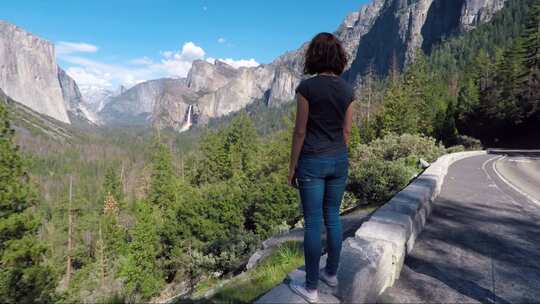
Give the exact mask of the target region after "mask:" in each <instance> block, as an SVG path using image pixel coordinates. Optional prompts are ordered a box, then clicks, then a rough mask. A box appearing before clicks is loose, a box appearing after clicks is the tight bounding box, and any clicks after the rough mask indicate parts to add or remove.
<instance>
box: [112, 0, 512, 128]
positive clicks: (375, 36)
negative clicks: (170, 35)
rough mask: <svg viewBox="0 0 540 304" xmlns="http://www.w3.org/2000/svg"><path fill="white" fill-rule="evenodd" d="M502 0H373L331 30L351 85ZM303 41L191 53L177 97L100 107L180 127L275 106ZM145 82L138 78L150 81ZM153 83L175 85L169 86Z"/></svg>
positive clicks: (400, 63)
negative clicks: (257, 50) (221, 56)
mask: <svg viewBox="0 0 540 304" xmlns="http://www.w3.org/2000/svg"><path fill="white" fill-rule="evenodd" d="M504 2H505V0H453V1H448V0H417V1H410V0H374V1H373V2H371V3H370V4H368V5H365V6H363V7H361V8H360V10H359V11H356V12H352V13H350V14H349V15H348V16H347V17H346V18H345V19H344V21H343V22H342V23H341V24H340V26H339V27H338V29H337V30H336V31H335V34H336V35H337V36H338V37H339V38H340V40H341V41H342V42H343V45H344V47H345V49H346V51H347V52H348V53H349V56H350V62H349V65H348V67H347V70H346V71H345V73H344V75H343V77H344V78H345V79H346V80H347V81H349V82H350V83H351V84H354V85H356V84H358V83H360V82H361V81H362V76H363V75H365V73H366V71H367V69H368V67H369V66H370V65H373V69H374V70H375V71H376V72H377V73H378V74H379V75H381V76H384V75H386V74H387V72H388V70H389V69H390V67H391V66H392V64H393V62H394V61H395V63H396V65H397V68H399V69H403V68H404V67H405V66H407V65H408V64H409V63H410V62H411V61H412V60H413V59H414V56H415V53H416V50H417V49H422V50H423V51H424V52H426V53H429V52H430V51H431V48H432V46H433V45H436V44H438V43H440V42H441V41H443V40H444V39H445V38H447V37H449V36H452V35H455V34H459V33H462V32H464V31H469V30H471V29H474V28H475V27H476V26H477V25H479V24H481V23H484V22H487V21H489V20H490V19H491V17H492V16H493V14H494V13H495V12H497V11H498V10H500V9H501V8H502V7H503V6H504ZM307 45H308V42H306V43H304V44H303V45H302V46H301V47H300V48H298V49H297V50H294V51H291V52H287V53H285V54H283V55H282V56H280V57H278V58H276V59H275V60H274V61H273V62H272V63H270V64H263V65H259V66H257V67H250V68H240V69H237V70H235V69H234V68H233V67H231V66H228V65H227V64H225V63H223V62H220V61H216V62H215V63H214V64H211V63H208V62H206V61H202V60H199V61H195V62H194V63H193V66H192V68H191V70H190V72H189V74H188V77H187V79H186V83H185V84H184V83H182V84H181V85H179V87H177V88H174V90H176V91H177V93H178V94H177V96H176V97H175V98H167V99H163V100H156V97H157V96H161V95H163V94H166V95H172V96H174V93H170V92H169V93H165V92H161V95H160V93H158V92H154V93H153V94H148V95H143V94H138V95H137V98H140V99H137V98H134V96H131V97H127V96H122V97H121V98H120V97H119V98H117V99H115V100H111V103H110V106H109V108H116V109H118V110H117V111H114V112H111V111H110V110H106V111H105V113H106V114H107V118H108V121H109V122H111V121H112V122H114V121H116V120H124V119H125V115H124V114H125V113H123V111H127V112H128V113H132V112H133V113H135V114H137V115H138V114H140V113H139V112H140V111H143V112H145V113H147V114H146V118H145V120H146V121H147V122H148V123H153V124H154V125H158V126H170V127H174V128H176V129H180V130H183V129H185V126H186V125H188V124H189V125H191V124H205V123H207V122H208V120H209V119H211V118H215V117H220V116H223V115H227V114H229V113H231V112H234V111H238V110H240V109H242V108H244V107H245V106H246V105H248V104H251V103H253V102H254V101H255V100H263V101H264V102H265V103H266V104H267V106H269V107H273V106H279V105H281V104H283V103H286V102H289V101H291V100H292V99H293V98H294V90H295V88H296V86H297V85H298V83H299V82H300V81H301V80H302V79H303V77H305V76H303V75H302V66H303V54H304V52H305V50H306V48H307ZM151 83H153V82H149V83H147V84H145V85H144V86H152V85H151ZM155 88H156V89H159V88H162V89H165V88H168V89H169V90H173V88H171V87H167V86H159V87H155ZM146 98H151V99H150V100H148V99H146ZM117 103H118V105H116V104H117ZM128 104H129V106H127V105H128ZM120 105H121V106H120ZM152 105H155V108H153V109H152ZM128 108H129V110H128ZM149 113H153V114H152V115H150V114H149ZM130 115H131V114H130ZM136 121H137V122H139V123H140V122H141V120H136Z"/></svg>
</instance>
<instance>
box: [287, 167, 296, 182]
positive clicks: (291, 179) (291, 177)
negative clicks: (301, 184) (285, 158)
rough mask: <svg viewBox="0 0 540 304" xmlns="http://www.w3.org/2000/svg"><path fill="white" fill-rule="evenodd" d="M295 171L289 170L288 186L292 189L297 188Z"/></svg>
mask: <svg viewBox="0 0 540 304" xmlns="http://www.w3.org/2000/svg"><path fill="white" fill-rule="evenodd" d="M294 179H295V170H294V169H290V168H289V175H288V176H287V184H288V185H289V186H291V187H295V185H296V182H295V180H294Z"/></svg>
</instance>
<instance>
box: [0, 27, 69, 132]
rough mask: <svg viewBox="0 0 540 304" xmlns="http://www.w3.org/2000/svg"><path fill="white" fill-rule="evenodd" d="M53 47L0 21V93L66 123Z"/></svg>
mask: <svg viewBox="0 0 540 304" xmlns="http://www.w3.org/2000/svg"><path fill="white" fill-rule="evenodd" d="M58 77H59V70H58V66H57V64H56V58H55V53H54V45H53V44H52V43H50V42H49V41H46V40H43V39H41V38H39V37H36V36H34V35H32V34H30V33H28V32H26V31H24V30H22V29H21V28H19V27H17V26H15V25H13V24H10V23H8V22H6V21H2V20H0V89H2V90H3V91H4V93H5V94H6V95H7V96H9V97H11V98H12V99H14V100H16V101H18V102H20V103H21V104H23V105H25V106H27V107H29V108H31V109H33V110H34V111H36V112H38V113H40V114H45V115H48V116H50V117H52V118H55V119H56V120H59V121H61V122H64V123H70V119H69V116H68V111H67V106H66V102H65V101H64V97H63V95H62V88H61V87H60V82H59V79H58Z"/></svg>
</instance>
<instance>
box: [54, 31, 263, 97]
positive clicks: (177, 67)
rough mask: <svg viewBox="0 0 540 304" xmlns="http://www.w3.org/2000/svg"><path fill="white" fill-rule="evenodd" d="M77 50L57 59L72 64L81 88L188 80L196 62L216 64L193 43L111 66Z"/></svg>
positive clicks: (249, 63) (237, 63)
mask: <svg viewBox="0 0 540 304" xmlns="http://www.w3.org/2000/svg"><path fill="white" fill-rule="evenodd" d="M75 49H76V48H72V51H70V52H62V53H59V55H58V58H59V59H60V60H61V61H63V62H65V63H68V64H69V65H68V68H67V69H66V72H67V73H68V74H69V75H70V76H71V77H72V78H73V79H75V81H76V82H77V84H78V85H79V86H82V87H101V88H108V89H114V88H115V87H117V86H119V85H124V86H126V87H130V86H133V85H135V84H137V83H140V82H142V81H146V80H150V79H156V78H161V77H185V76H186V75H187V74H188V72H189V70H190V69H191V65H192V63H193V61H194V60H198V59H201V60H207V61H209V62H212V63H213V62H215V60H216V59H214V58H212V57H206V52H205V51H204V50H203V49H202V48H201V47H200V46H198V45H196V44H195V43H193V42H191V41H190V42H186V43H184V45H182V48H181V49H180V50H177V51H161V52H160V53H159V54H160V58H159V59H158V60H152V59H151V58H149V57H146V56H145V57H140V58H134V59H132V60H128V61H126V62H125V63H124V64H110V63H106V62H102V61H98V60H93V59H89V58H86V57H84V56H82V54H72V53H75V52H77V51H75ZM78 50H79V51H78V52H89V51H90V50H91V48H88V47H79V48H78ZM81 50H85V51H81ZM96 51H97V47H96ZM217 60H219V61H223V62H225V63H227V64H229V65H231V66H233V67H235V68H239V67H253V66H258V65H259V63H257V62H256V61H255V59H253V58H251V59H239V60H234V59H231V58H225V59H221V58H220V59H217Z"/></svg>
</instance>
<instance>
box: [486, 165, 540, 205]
mask: <svg viewBox="0 0 540 304" xmlns="http://www.w3.org/2000/svg"><path fill="white" fill-rule="evenodd" d="M495 169H496V171H497V172H496V173H498V174H499V175H500V176H498V177H500V178H502V179H504V180H505V181H506V183H508V184H510V185H511V186H512V187H513V188H514V190H516V191H517V192H519V193H520V194H522V195H525V196H527V197H528V198H529V200H532V201H533V202H535V203H537V204H540V157H535V158H532V157H519V156H514V157H507V156H506V157H502V158H500V159H498V160H497V161H496V162H495Z"/></svg>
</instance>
